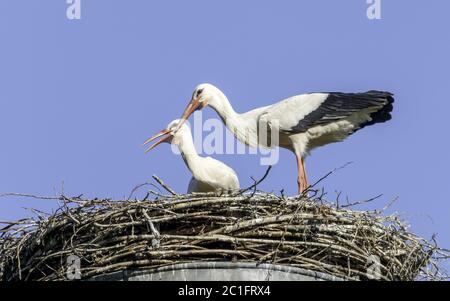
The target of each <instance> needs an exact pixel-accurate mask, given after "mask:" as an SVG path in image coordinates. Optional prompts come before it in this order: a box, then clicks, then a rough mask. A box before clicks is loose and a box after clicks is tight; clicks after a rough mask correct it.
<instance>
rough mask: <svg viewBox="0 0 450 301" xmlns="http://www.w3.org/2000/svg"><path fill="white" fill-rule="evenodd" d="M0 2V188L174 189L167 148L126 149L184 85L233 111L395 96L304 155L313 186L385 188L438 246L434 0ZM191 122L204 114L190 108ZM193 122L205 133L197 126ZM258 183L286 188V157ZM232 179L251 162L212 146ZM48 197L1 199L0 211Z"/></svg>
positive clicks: (356, 195)
mask: <svg viewBox="0 0 450 301" xmlns="http://www.w3.org/2000/svg"><path fill="white" fill-rule="evenodd" d="M81 2H82V9H81V12H82V19H81V20H68V19H67V18H66V7H67V4H66V1H65V0H52V1H34V0H14V1H13V0H9V1H8V0H3V1H1V2H0V37H1V47H0V83H1V84H0V138H1V140H0V193H3V192H21V193H33V194H38V195H57V194H58V193H60V192H61V187H62V182H64V190H65V193H66V194H68V195H79V194H84V195H85V196H86V197H99V198H103V197H109V198H115V199H117V198H122V197H124V196H127V195H128V194H129V192H130V190H131V189H132V188H133V187H134V186H135V185H137V184H140V183H143V182H146V181H150V180H151V175H153V174H157V175H158V176H160V177H161V178H162V179H164V180H165V181H166V182H167V183H169V184H170V186H172V187H173V188H174V189H175V190H176V191H185V189H186V187H187V183H188V181H189V178H190V175H189V173H188V171H187V169H186V168H185V166H184V163H183V162H182V160H181V158H179V157H177V156H175V155H174V154H172V152H171V151H170V148H169V147H168V146H162V147H159V148H158V149H155V150H154V151H153V152H152V153H150V154H148V155H145V154H144V152H143V149H142V148H141V146H140V144H141V143H142V142H143V141H144V140H145V139H146V138H147V137H148V136H150V135H152V134H154V133H155V132H156V131H158V130H160V129H162V128H163V127H165V126H166V125H167V123H168V122H169V121H171V120H172V119H174V118H176V117H179V115H180V114H181V112H182V111H183V109H184V108H185V106H186V104H187V101H188V100H189V98H190V96H191V93H192V91H193V89H194V87H195V86H196V85H197V84H199V83H202V82H210V83H213V84H215V85H216V86H218V87H219V88H221V89H222V90H223V91H224V92H225V94H226V95H227V96H228V97H229V99H230V100H231V102H232V103H233V105H234V107H235V109H236V110H237V111H241V112H243V111H246V110H249V109H252V108H255V107H259V106H262V105H267V104H270V103H273V102H275V101H277V100H281V99H283V98H285V97H288V96H292V95H295V94H300V93H305V92H311V91H343V92H356V91H365V90H369V89H380V90H388V91H391V92H393V93H395V96H396V103H395V108H394V112H393V120H392V121H390V122H389V123H386V124H379V125H375V126H372V127H368V128H365V129H364V130H362V131H360V132H358V133H357V134H355V135H353V136H351V137H350V138H349V139H348V140H347V141H345V142H344V143H339V144H334V145H329V146H326V147H323V148H321V149H319V150H316V151H314V152H313V154H312V156H311V157H309V158H308V160H307V163H306V164H307V170H308V172H309V177H310V180H311V181H312V182H314V180H317V179H318V178H320V177H321V176H323V175H324V174H326V173H327V172H328V171H330V170H332V169H334V168H335V167H339V166H341V165H343V164H345V163H346V162H349V161H353V162H354V163H353V164H352V165H350V166H348V167H347V168H345V169H343V170H340V171H339V172H337V173H336V174H335V175H333V176H332V177H330V178H328V179H327V180H326V181H325V182H323V183H322V186H323V187H324V188H325V190H326V191H328V192H329V198H330V199H334V195H335V191H341V192H342V195H343V196H344V197H345V196H348V197H349V199H350V200H362V199H367V198H370V197H372V196H375V195H378V194H380V193H382V194H383V197H382V198H381V199H380V200H379V201H377V202H376V203H374V204H370V205H367V206H361V207H360V208H361V209H373V208H381V207H383V206H384V205H385V204H386V203H388V202H389V201H390V200H392V199H393V198H395V197H397V196H398V197H399V199H398V201H397V202H396V203H395V204H394V205H393V206H392V207H391V209H390V212H399V213H401V214H402V216H403V217H404V218H405V219H407V220H408V221H410V222H411V224H412V230H413V231H415V232H416V233H418V234H420V235H423V236H425V237H428V238H429V237H430V236H431V235H432V234H433V233H438V241H439V242H440V243H441V244H442V246H444V247H447V248H449V247H450V233H449V231H448V229H449V228H450V221H449V213H450V202H449V200H448V195H450V185H449V176H448V173H449V170H450V163H449V162H450V161H449V159H448V154H449V151H450V144H449V138H448V137H449V135H448V129H449V128H448V111H449V110H450V99H449V93H448V87H449V86H450V77H449V74H448V70H450V64H449V59H448V53H450V39H449V38H448V28H449V27H450V26H449V25H450V24H449V23H450V20H449V19H448V11H449V10H450V3H449V2H448V1H444V0H442V1H438V0H435V1H409V0H397V1H386V0H383V1H382V19H381V20H369V19H368V18H367V17H366V9H367V7H368V5H367V4H366V1H365V0H350V1H334V0H314V1H313V0H310V1H298V0H295V1H294V0H292V1H261V0H247V1H237V0H231V1H207V0H191V1H181V0H180V1H175V0H164V1H162V0H161V1H145V0H134V1H125V0H122V1H107V0H95V1H94V0H82V1H81ZM204 117H206V118H209V117H214V118H215V117H216V115H215V114H214V112H212V110H205V112H204ZM206 134H207V133H205V135H206ZM280 156H281V157H280V162H279V164H277V165H276V166H275V167H274V168H273V169H272V171H271V173H270V176H269V177H268V178H267V180H266V181H265V182H264V183H263V184H262V185H261V187H260V188H262V189H264V190H267V191H280V190H281V189H284V190H285V191H286V193H288V194H294V193H295V192H296V166H295V159H294V156H293V155H292V154H291V153H289V152H288V151H284V150H282V151H281V152H280ZM215 157H216V158H218V159H220V160H223V161H224V162H226V163H227V164H228V165H230V166H231V167H233V168H234V169H235V170H236V171H237V173H238V175H239V177H240V180H241V183H242V186H246V185H249V184H251V183H252V180H251V179H250V177H251V176H254V177H260V176H261V175H262V174H263V173H264V171H265V167H263V166H260V165H259V158H258V157H257V156H248V155H247V156H244V155H218V156H215ZM55 206H56V204H55V203H54V202H51V201H38V200H30V199H21V198H1V199H0V220H12V219H17V218H20V217H23V216H26V215H28V214H29V212H28V211H26V210H24V209H23V207H34V208H38V209H41V210H46V211H51V210H52V208H55Z"/></svg>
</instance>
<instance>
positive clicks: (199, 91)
mask: <svg viewBox="0 0 450 301" xmlns="http://www.w3.org/2000/svg"><path fill="white" fill-rule="evenodd" d="M202 92H203V89H199V90H197V97H199V96H200V94H202Z"/></svg>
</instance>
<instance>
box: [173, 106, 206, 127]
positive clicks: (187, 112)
mask: <svg viewBox="0 0 450 301" xmlns="http://www.w3.org/2000/svg"><path fill="white" fill-rule="evenodd" d="M203 107H204V105H202V103H201V102H200V100H199V99H198V98H193V99H192V100H191V101H190V102H189V104H188V106H187V107H186V109H185V110H184V112H183V115H181V118H180V122H179V123H178V126H177V130H178V129H179V128H180V127H181V126H182V125H183V123H185V122H186V120H188V119H189V116H191V115H192V113H194V112H195V111H196V110H198V109H203Z"/></svg>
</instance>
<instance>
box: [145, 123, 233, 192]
mask: <svg viewBox="0 0 450 301" xmlns="http://www.w3.org/2000/svg"><path fill="white" fill-rule="evenodd" d="M161 136H164V137H163V138H162V139H161V140H159V141H158V142H156V143H155V144H153V145H152V146H150V147H149V148H148V149H147V151H149V150H151V149H153V148H154V147H155V146H157V145H158V144H160V143H162V142H168V143H171V144H173V145H176V146H177V147H178V149H179V150H180V153H181V155H182V157H183V160H184V162H185V163H186V166H187V167H188V169H189V170H190V171H191V173H192V178H191V180H190V182H189V186H188V189H187V192H188V193H192V192H225V193H231V192H233V191H237V190H239V179H238V177H237V175H236V173H235V172H234V170H233V169H232V168H230V167H229V166H227V165H226V164H224V163H222V162H220V161H218V160H216V159H213V158H211V157H201V156H199V155H198V153H197V151H196V149H195V146H194V142H193V139H192V135H191V131H190V129H189V127H188V126H187V125H186V124H183V125H181V124H180V122H179V120H174V121H172V122H171V123H170V124H169V125H168V126H167V127H166V128H165V129H164V130H162V131H161V132H159V133H158V134H157V135H155V136H154V137H152V138H150V139H148V140H147V141H146V142H145V143H144V144H147V143H149V142H150V141H152V140H154V139H156V138H158V137H161Z"/></svg>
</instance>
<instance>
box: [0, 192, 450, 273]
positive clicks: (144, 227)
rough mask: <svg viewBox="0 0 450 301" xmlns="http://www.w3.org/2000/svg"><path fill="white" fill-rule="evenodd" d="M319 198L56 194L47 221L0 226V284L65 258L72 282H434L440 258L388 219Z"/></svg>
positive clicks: (63, 268)
mask: <svg viewBox="0 0 450 301" xmlns="http://www.w3.org/2000/svg"><path fill="white" fill-rule="evenodd" d="M166 188H168V187H166ZM169 191H171V190H170V189H169ZM171 192H172V193H173V191H171ZM153 193H154V192H153ZM311 194H312V196H311ZM323 198H324V197H323V194H321V193H320V192H319V191H312V192H311V191H310V196H309V197H306V196H305V195H300V196H296V197H286V196H284V195H283V194H281V195H275V194H269V193H263V192H258V191H256V186H255V187H254V189H253V191H241V192H240V193H237V194H234V195H215V194H191V195H172V194H171V195H169V196H163V195H161V194H158V196H157V197H156V198H154V199H149V198H148V194H147V196H146V197H145V198H144V199H140V200H139V199H133V200H123V201H113V200H110V199H102V200H101V199H94V200H85V199H82V198H81V197H75V198H68V197H65V196H61V197H58V199H59V200H60V201H61V202H60V204H61V207H60V208H59V209H58V210H57V211H56V212H55V213H53V214H50V215H47V214H42V213H38V214H37V215H36V216H35V217H33V218H30V219H24V220H20V221H17V222H8V223H4V226H3V229H1V227H0V229H1V230H0V268H1V272H0V277H1V278H0V279H2V280H5V281H8V280H66V279H67V278H66V272H67V258H68V257H69V256H71V255H76V256H78V258H80V260H81V265H80V267H81V270H80V272H81V277H82V279H89V278H91V277H94V276H99V275H103V274H105V273H109V272H114V271H119V270H126V269H149V268H156V267H161V266H164V265H171V264H175V263H184V262H192V261H234V262H238V261H240V262H259V263H271V264H278V265H289V266H294V267H300V268H305V269H309V270H313V271H319V272H325V273H328V274H331V275H333V276H337V277H339V278H342V279H345V280H366V279H373V278H375V279H380V280H417V279H426V280H434V279H438V278H440V277H442V276H441V275H440V270H439V269H437V268H436V266H437V265H436V263H435V261H436V259H438V258H439V257H446V258H448V253H447V254H445V253H443V252H444V251H443V250H440V249H439V248H438V247H437V246H436V245H435V244H434V243H433V242H428V241H426V240H424V239H422V238H419V237H417V236H416V235H414V234H412V233H410V232H409V231H408V230H407V227H406V226H405V224H404V223H403V222H402V221H401V220H400V219H399V217H398V216H395V215H390V216H383V215H382V214H381V212H380V211H371V212H365V211H364V212H363V211H355V210H351V209H349V208H350V205H351V204H347V205H345V206H342V205H339V204H337V203H327V202H326V201H324V199H323ZM371 258H372V259H373V258H376V259H378V262H377V264H378V266H379V271H380V273H379V275H375V276H376V277H370V275H369V274H368V269H370V266H371V265H372V266H373V264H374V260H371ZM441 279H442V278H441Z"/></svg>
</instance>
